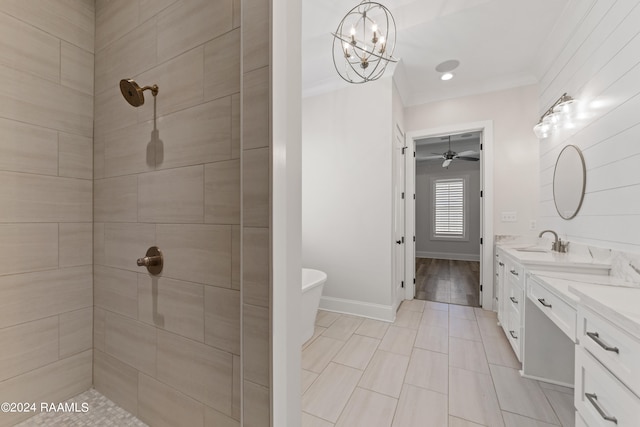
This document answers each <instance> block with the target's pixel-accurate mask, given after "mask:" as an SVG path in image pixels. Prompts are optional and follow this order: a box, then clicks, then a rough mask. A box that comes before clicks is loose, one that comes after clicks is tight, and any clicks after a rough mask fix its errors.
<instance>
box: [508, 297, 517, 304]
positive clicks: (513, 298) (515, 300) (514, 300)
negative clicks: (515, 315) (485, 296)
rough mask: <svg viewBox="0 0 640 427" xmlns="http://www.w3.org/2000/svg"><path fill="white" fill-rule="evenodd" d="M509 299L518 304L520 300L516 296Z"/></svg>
mask: <svg viewBox="0 0 640 427" xmlns="http://www.w3.org/2000/svg"><path fill="white" fill-rule="evenodd" d="M509 299H510V300H511V302H512V303H514V304H517V303H518V300H517V299H515V297H509Z"/></svg>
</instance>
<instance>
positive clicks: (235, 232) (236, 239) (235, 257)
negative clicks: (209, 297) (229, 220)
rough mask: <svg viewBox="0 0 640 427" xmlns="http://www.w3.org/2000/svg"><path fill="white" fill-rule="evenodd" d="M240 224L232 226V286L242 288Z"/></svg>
mask: <svg viewBox="0 0 640 427" xmlns="http://www.w3.org/2000/svg"><path fill="white" fill-rule="evenodd" d="M240 257H241V255H240V226H239V225H234V226H232V227H231V288H232V289H238V290H240Z"/></svg>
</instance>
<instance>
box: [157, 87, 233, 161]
mask: <svg viewBox="0 0 640 427" xmlns="http://www.w3.org/2000/svg"><path fill="white" fill-rule="evenodd" d="M230 126H231V99H230V98H223V99H219V100H217V101H213V102H207V103H205V104H202V105H198V106H196V107H192V108H187V109H186V110H182V111H178V112H176V113H173V114H169V115H167V116H164V117H161V118H160V120H159V121H158V137H159V139H160V141H161V142H159V143H158V144H157V146H156V165H157V167H158V168H160V169H168V168H175V167H178V166H191V165H199V164H202V163H210V162H217V161H220V160H227V159H229V158H230V157H231V128H230Z"/></svg>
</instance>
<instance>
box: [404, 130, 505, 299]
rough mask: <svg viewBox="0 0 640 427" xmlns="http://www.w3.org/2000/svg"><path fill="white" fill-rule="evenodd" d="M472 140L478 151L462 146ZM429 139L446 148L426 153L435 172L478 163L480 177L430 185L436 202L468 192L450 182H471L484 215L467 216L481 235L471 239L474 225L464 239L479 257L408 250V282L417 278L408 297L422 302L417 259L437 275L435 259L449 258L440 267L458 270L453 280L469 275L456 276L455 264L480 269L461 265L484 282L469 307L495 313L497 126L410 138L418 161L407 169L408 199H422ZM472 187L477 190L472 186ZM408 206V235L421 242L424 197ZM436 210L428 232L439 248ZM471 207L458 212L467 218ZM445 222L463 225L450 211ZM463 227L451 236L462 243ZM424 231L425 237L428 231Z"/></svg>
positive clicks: (411, 134)
mask: <svg viewBox="0 0 640 427" xmlns="http://www.w3.org/2000/svg"><path fill="white" fill-rule="evenodd" d="M465 134H466V135H467V136H465V137H464V138H463V137H462V135H465ZM468 134H472V136H469V135H468ZM449 137H451V138H449ZM472 137H474V138H476V142H477V148H476V149H474V148H473V147H471V146H468V145H467V146H465V145H463V144H462V143H461V142H458V141H459V140H463V139H472ZM427 139H433V140H432V142H435V139H439V140H440V141H441V142H443V143H445V144H446V145H445V147H444V149H437V148H436V145H433V146H432V147H429V148H427V150H428V151H427V152H426V153H423V154H422V157H432V158H431V159H428V161H432V162H435V163H436V165H435V166H432V169H437V168H439V169H442V170H445V171H446V170H449V171H452V170H453V169H454V167H456V166H455V164H456V162H457V164H463V163H464V164H471V163H475V164H476V165H477V166H479V170H478V171H476V172H474V173H471V172H469V173H465V174H463V175H468V176H466V177H464V176H462V177H457V178H455V177H445V178H442V179H443V180H444V181H445V182H441V183H440V184H441V185H440V186H439V188H435V186H436V183H435V181H437V179H438V178H435V179H431V178H429V179H428V180H427V182H428V184H427V185H429V186H430V188H431V189H432V190H433V192H432V195H431V196H429V197H431V198H432V199H433V194H435V191H441V190H443V189H444V194H447V191H449V193H455V192H456V191H458V192H459V191H464V190H460V189H459V188H458V187H459V186H460V182H457V183H456V182H453V183H452V182H449V183H448V182H446V179H457V180H458V181H462V186H463V187H464V186H465V183H466V186H467V187H466V188H467V190H468V191H470V193H469V195H470V196H471V195H472V194H471V193H473V194H474V195H475V197H476V200H477V201H479V208H478V213H477V214H474V215H469V213H468V212H466V215H467V219H470V218H471V217H473V220H474V224H476V225H477V227H478V228H479V230H478V232H477V234H475V235H473V236H472V235H471V230H470V229H469V228H468V226H467V228H466V230H463V231H462V234H463V235H464V239H466V240H468V244H469V246H470V247H471V246H474V247H475V248H476V252H475V255H469V254H470V253H471V252H470V251H461V250H457V249H451V248H448V249H446V248H445V249H440V250H424V247H420V246H416V244H413V245H407V248H406V249H407V253H406V259H407V260H408V262H407V270H406V274H407V276H406V277H407V278H410V277H413V279H414V280H413V283H411V281H410V280H408V282H409V283H410V286H408V289H407V295H406V298H408V299H411V298H415V297H416V291H417V287H416V285H417V284H418V283H417V281H418V277H417V276H416V269H417V268H416V267H418V268H419V265H418V264H417V263H416V258H417V257H418V256H420V257H422V258H428V259H431V261H428V263H429V265H431V267H432V271H434V270H433V269H435V268H436V265H437V263H434V261H433V260H436V259H443V258H444V259H446V258H449V259H446V261H447V262H446V263H444V262H441V263H439V264H440V266H439V267H438V268H440V269H441V271H443V269H444V267H443V266H444V265H445V264H446V265H447V266H448V267H453V271H452V270H451V268H448V269H447V270H448V274H449V275H451V273H452V272H453V275H456V274H458V275H464V274H466V273H462V272H460V273H456V271H455V270H456V268H458V266H457V265H456V264H455V263H452V261H464V262H475V263H477V264H475V265H467V266H464V267H463V266H460V268H461V269H462V271H466V272H467V273H468V274H475V275H477V276H476V277H478V282H477V285H476V286H477V287H476V291H475V293H476V294H477V296H478V298H477V300H475V301H474V299H473V298H466V300H467V301H469V303H472V304H473V305H480V306H482V307H484V308H485V309H488V310H493V309H494V295H493V287H492V286H490V284H491V283H493V277H492V274H493V273H492V272H493V265H492V262H493V194H492V193H493V158H492V154H493V153H492V150H491V147H492V145H493V123H492V122H491V121H484V122H473V123H463V124H457V125H450V126H445V127H441V128H434V129H426V130H421V131H414V132H409V133H407V145H408V149H409V150H413V151H414V152H415V153H416V154H415V156H414V157H412V156H409V157H410V158H408V161H407V165H406V166H407V167H406V172H407V173H406V188H407V190H406V191H407V193H408V194H412V193H413V194H416V192H417V190H418V187H419V186H420V184H419V183H417V178H416V172H417V170H418V168H419V166H418V160H417V159H418V158H419V155H418V152H419V149H418V146H419V145H420V144H421V141H425V140H427ZM450 140H451V146H449V141H450ZM440 148H443V147H440ZM432 153H433V154H432ZM474 153H477V154H474ZM461 157H476V158H477V159H478V160H472V159H466V160H465V159H461ZM452 165H453V166H452ZM443 166H444V167H443ZM460 168H462V167H460ZM470 183H471V184H473V185H470ZM448 184H451V188H449V189H447V185H448ZM456 186H458V187H456ZM449 196H450V194H447V197H449ZM423 198H424V196H423ZM423 201H424V200H423ZM408 202H410V203H408V204H407V207H406V214H407V219H406V228H407V236H408V238H413V237H414V236H416V237H417V234H418V233H419V230H418V222H417V219H416V213H417V211H418V209H417V203H419V202H420V199H419V196H418V195H417V194H416V199H415V200H412V198H409V199H408ZM432 203H433V204H435V203H436V202H435V200H433V201H432ZM433 206H434V205H432V207H431V208H427V209H430V211H429V212H430V215H431V217H430V218H429V224H430V230H429V231H428V233H429V235H430V236H431V239H432V240H433V241H434V242H435V243H438V238H437V236H436V237H435V238H434V237H433V229H434V228H435V227H436V224H435V222H436V218H435V213H434V211H433V209H435V208H434V207H433ZM468 207H469V205H468V203H467V205H464V203H463V205H462V207H460V206H458V207H457V212H458V214H459V213H460V212H461V210H462V212H463V213H464V209H467V208H468ZM445 211H446V210H445ZM454 213H455V212H454ZM441 217H442V215H441ZM444 217H445V218H447V220H450V221H451V220H452V221H453V222H454V223H455V222H456V220H457V219H456V217H455V215H453V214H452V215H450V217H447V215H446V212H445V215H444ZM458 222H459V221H458ZM457 226H459V224H453V225H452V227H451V228H449V229H448V231H449V232H451V233H458V234H457V237H458V239H459V240H462V239H460V231H459V230H458V229H456V227H457ZM445 229H446V227H445ZM445 231H446V230H445ZM422 232H423V233H424V230H423V231H422ZM465 233H466V235H465ZM445 234H446V233H445ZM444 237H446V236H444ZM416 240H417V238H416ZM443 242H445V243H446V242H447V239H446V238H445V239H444V240H443ZM442 253H445V254H447V253H448V254H449V256H443V255H442ZM456 253H457V254H458V255H456V256H454V255H452V254H456ZM464 253H467V254H468V255H460V254H464ZM456 258H457V259H456ZM426 264H427V261H424V262H423V265H425V266H426ZM449 280H451V279H449ZM485 283H486V284H487V285H486V286H485ZM420 296H421V297H424V296H425V295H420ZM459 301H462V299H459ZM449 302H451V301H449ZM453 303H460V302H453Z"/></svg>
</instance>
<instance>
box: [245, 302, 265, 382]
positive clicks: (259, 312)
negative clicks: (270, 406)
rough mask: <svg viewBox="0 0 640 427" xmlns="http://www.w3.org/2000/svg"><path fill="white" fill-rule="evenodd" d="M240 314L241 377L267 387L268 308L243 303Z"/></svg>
mask: <svg viewBox="0 0 640 427" xmlns="http://www.w3.org/2000/svg"><path fill="white" fill-rule="evenodd" d="M242 316H243V317H242V330H243V337H242V345H243V347H242V349H243V351H244V357H243V373H244V376H243V378H244V379H245V380H249V381H251V382H254V383H256V384H260V385H263V386H265V387H268V386H269V384H270V375H269V373H270V366H271V364H270V351H269V341H270V340H269V334H270V330H269V325H270V324H271V323H270V320H269V309H268V308H263V307H256V306H253V305H248V304H244V306H243V309H242Z"/></svg>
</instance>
